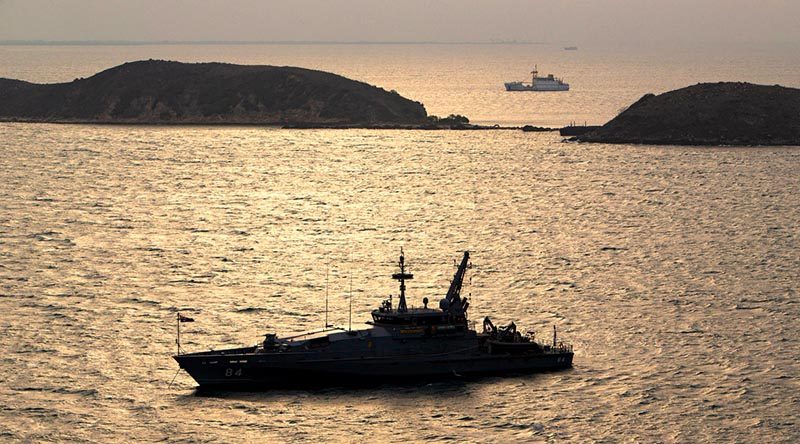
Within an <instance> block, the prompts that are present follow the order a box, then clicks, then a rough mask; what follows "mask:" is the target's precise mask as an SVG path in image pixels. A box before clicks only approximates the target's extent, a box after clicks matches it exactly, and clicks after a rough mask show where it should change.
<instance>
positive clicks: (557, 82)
mask: <svg viewBox="0 0 800 444" xmlns="http://www.w3.org/2000/svg"><path fill="white" fill-rule="evenodd" d="M538 75H539V70H538V68H537V67H536V66H534V68H533V71H531V82H530V83H526V82H506V84H505V85H506V91H569V83H565V82H564V81H563V80H562V79H560V78H558V77H555V76H553V74H548V75H547V77H538Z"/></svg>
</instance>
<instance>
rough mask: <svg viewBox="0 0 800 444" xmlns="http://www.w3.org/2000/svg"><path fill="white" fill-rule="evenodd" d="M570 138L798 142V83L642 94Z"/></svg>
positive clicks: (703, 86)
mask: <svg viewBox="0 0 800 444" xmlns="http://www.w3.org/2000/svg"><path fill="white" fill-rule="evenodd" d="M574 140H578V141H583V142H602V143H635V144H658V145H800V89H796V88H786V87H782V86H777V85H776V86H765V85H754V84H751V83H738V82H736V83H734V82H720V83H701V84H697V85H694V86H690V87H687V88H682V89H678V90H675V91H670V92H667V93H664V94H661V95H657V96H656V95H653V94H647V95H645V96H644V97H642V98H641V99H639V101H637V102H636V103H634V104H633V105H631V106H630V107H628V109H626V110H625V111H623V112H622V113H620V114H619V115H618V116H617V117H615V118H614V119H612V120H611V121H609V122H608V123H606V124H605V125H603V126H602V127H600V128H597V129H594V130H593V131H589V132H587V133H586V134H583V135H578V136H576V137H575V138H574Z"/></svg>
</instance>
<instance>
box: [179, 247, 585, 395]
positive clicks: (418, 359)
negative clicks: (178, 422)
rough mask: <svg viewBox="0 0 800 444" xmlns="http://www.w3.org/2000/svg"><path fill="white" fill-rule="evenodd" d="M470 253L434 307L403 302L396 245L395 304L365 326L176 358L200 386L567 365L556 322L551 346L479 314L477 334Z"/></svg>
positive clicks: (405, 276) (567, 351) (386, 304)
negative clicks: (466, 287)
mask: <svg viewBox="0 0 800 444" xmlns="http://www.w3.org/2000/svg"><path fill="white" fill-rule="evenodd" d="M469 257H470V255H469V252H468V251H465V252H464V256H463V258H462V259H461V263H460V264H459V266H458V270H457V271H456V273H455V276H454V277H453V280H452V282H451V283H450V288H449V290H448V291H447V294H446V295H445V297H444V298H442V299H441V300H440V301H439V307H438V308H428V298H424V299H423V300H422V303H423V307H422V308H409V307H408V306H407V304H406V281H408V280H411V279H413V277H414V275H413V274H411V273H408V272H407V271H406V265H405V258H404V255H403V253H402V250H401V253H400V260H399V262H398V265H399V272H398V273H394V274H393V275H392V278H393V279H395V280H397V281H399V282H400V298H399V302H398V304H397V307H394V306H393V304H392V298H391V296H390V297H389V299H387V300H385V301H383V303H382V304H381V306H380V307H379V308H377V309H376V310H373V311H372V321H370V322H367V324H368V325H369V328H366V329H362V330H345V329H340V328H339V329H336V328H327V326H326V328H325V329H323V330H320V331H316V332H310V333H306V334H302V335H298V336H292V337H286V338H280V337H278V336H277V335H275V334H267V335H266V336H265V339H264V341H263V342H262V343H260V344H257V345H255V346H252V347H244V348H231V349H226V350H217V351H207V352H199V353H181V352H180V341H178V354H177V355H175V356H174V358H175V360H176V361H178V364H179V365H180V367H181V368H182V369H184V370H186V371H187V372H188V373H189V375H191V376H192V378H194V380H195V381H197V383H198V384H199V385H200V387H201V388H202V387H215V388H246V389H257V388H268V387H276V386H279V387H287V386H326V385H337V384H341V383H351V382H357V383H364V382H379V383H386V382H393V381H397V380H400V379H405V380H412V381H417V380H424V379H432V378H437V377H446V378H452V377H454V376H455V377H458V376H469V375H484V374H508V373H525V372H539V371H552V370H559V369H565V368H569V367H571V366H572V357H573V351H572V346H571V345H569V344H565V343H563V342H559V341H558V339H557V334H556V330H555V327H553V342H552V344H550V343H544V342H540V341H537V340H536V339H535V338H534V337H533V334H531V333H522V332H520V331H518V330H517V328H516V325H515V324H514V323H513V322H512V323H510V324H509V325H507V326H502V327H496V326H495V325H494V324H493V323H492V321H491V320H490V319H489V318H488V317H486V318H484V319H483V331H482V332H477V331H475V329H474V327H473V324H474V323H473V322H470V321H469V318H468V316H467V314H468V310H469V305H470V303H469V301H468V300H467V299H468V298H465V297H461V287H462V283H463V282H464V275H465V273H466V272H467V269H468V268H469ZM178 316H179V323H178V325H180V317H181V315H178ZM186 319H188V318H186Z"/></svg>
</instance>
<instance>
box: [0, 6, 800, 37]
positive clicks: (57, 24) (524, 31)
mask: <svg viewBox="0 0 800 444" xmlns="http://www.w3.org/2000/svg"><path fill="white" fill-rule="evenodd" d="M0 40H301V41H309V40H313V41H490V40H532V41H547V42H563V43H567V42H574V43H576V44H579V43H587V42H626V41H634V40H636V41H694V40H700V41H713V42H726V41H729V42H761V41H777V42H800V0H547V1H544V0H527V1H523V0H495V1H476V0H441V1H423V0H401V1H382V0H371V1H366V0H281V1H272V0H226V1H211V0H193V1H190V0H124V1H123V0H0Z"/></svg>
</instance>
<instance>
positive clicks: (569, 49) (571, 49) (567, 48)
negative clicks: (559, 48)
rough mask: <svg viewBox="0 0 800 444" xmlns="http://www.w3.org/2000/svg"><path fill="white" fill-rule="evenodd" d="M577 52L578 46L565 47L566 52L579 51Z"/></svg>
mask: <svg viewBox="0 0 800 444" xmlns="http://www.w3.org/2000/svg"><path fill="white" fill-rule="evenodd" d="M577 50H578V47H577V46H565V47H564V51H577Z"/></svg>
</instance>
